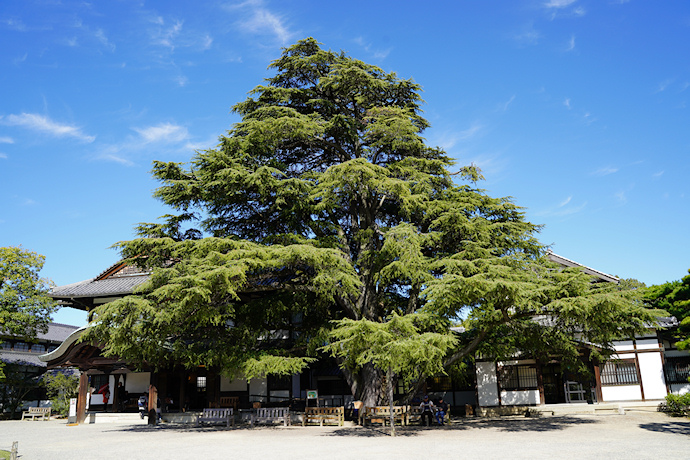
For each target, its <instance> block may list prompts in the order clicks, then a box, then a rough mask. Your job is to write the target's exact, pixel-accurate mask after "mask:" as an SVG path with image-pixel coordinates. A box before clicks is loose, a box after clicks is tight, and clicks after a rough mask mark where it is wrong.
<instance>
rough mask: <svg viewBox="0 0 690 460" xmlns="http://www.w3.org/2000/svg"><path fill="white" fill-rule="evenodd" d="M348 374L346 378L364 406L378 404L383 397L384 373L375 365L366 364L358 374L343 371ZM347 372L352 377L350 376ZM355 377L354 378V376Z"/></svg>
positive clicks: (353, 392)
mask: <svg viewBox="0 0 690 460" xmlns="http://www.w3.org/2000/svg"><path fill="white" fill-rule="evenodd" d="M343 372H344V373H345V374H346V380H347V381H348V383H349V384H350V389H351V390H352V394H353V395H354V396H355V398H356V399H357V400H359V401H362V404H363V405H364V406H369V407H372V406H377V405H379V404H380V402H381V399H382V394H381V385H382V383H383V382H382V380H383V379H382V375H381V372H379V371H378V370H377V369H376V368H375V367H374V366H372V365H371V364H366V365H365V366H364V367H363V368H362V370H361V371H359V372H358V373H356V374H350V373H349V372H348V371H343ZM347 374H350V375H351V377H350V378H348V377H347ZM353 377H354V378H353Z"/></svg>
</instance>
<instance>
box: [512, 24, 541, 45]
mask: <svg viewBox="0 0 690 460" xmlns="http://www.w3.org/2000/svg"><path fill="white" fill-rule="evenodd" d="M540 39H541V33H539V31H538V30H537V29H535V28H534V24H532V23H530V24H527V25H525V26H524V27H523V28H522V30H521V31H520V32H518V33H516V34H514V35H513V40H515V41H516V42H518V43H519V44H521V45H536V44H537V43H539V40H540Z"/></svg>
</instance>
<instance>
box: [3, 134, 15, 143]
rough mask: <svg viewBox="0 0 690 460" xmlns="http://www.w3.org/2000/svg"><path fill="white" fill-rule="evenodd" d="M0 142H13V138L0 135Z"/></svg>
mask: <svg viewBox="0 0 690 460" xmlns="http://www.w3.org/2000/svg"><path fill="white" fill-rule="evenodd" d="M0 144H14V139H12V138H11V137H8V136H0Z"/></svg>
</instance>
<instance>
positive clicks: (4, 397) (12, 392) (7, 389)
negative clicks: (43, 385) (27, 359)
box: [0, 362, 45, 418]
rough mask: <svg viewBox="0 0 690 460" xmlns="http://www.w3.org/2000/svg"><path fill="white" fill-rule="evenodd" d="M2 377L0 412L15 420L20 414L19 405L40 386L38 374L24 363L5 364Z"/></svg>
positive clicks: (33, 368)
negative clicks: (0, 410)
mask: <svg viewBox="0 0 690 460" xmlns="http://www.w3.org/2000/svg"><path fill="white" fill-rule="evenodd" d="M3 371H4V375H3V378H2V379H1V380H0V408H2V412H4V413H7V414H9V417H10V418H15V417H17V416H18V415H20V414H21V405H22V403H23V401H24V399H25V398H26V396H27V395H29V393H30V392H31V391H32V390H35V389H38V388H39V386H40V381H39V378H40V373H41V372H43V371H45V369H44V368H37V367H35V366H32V365H30V364H28V363H24V362H13V363H5V368H4V369H3Z"/></svg>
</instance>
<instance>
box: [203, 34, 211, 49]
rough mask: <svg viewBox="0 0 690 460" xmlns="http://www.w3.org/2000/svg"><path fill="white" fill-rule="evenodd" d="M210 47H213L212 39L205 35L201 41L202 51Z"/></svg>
mask: <svg viewBox="0 0 690 460" xmlns="http://www.w3.org/2000/svg"><path fill="white" fill-rule="evenodd" d="M211 45H213V38H212V37H211V36H210V35H208V34H206V35H205V36H204V37H203V38H202V39H201V48H202V49H204V50H207V49H210V48H211Z"/></svg>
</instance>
